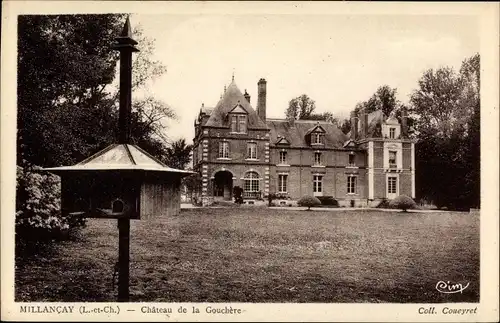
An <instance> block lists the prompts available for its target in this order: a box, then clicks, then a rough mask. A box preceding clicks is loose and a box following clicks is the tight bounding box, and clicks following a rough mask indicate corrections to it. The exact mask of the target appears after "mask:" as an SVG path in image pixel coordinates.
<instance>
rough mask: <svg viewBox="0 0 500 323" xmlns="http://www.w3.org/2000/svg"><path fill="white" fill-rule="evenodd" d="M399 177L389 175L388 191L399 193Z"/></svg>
mask: <svg viewBox="0 0 500 323" xmlns="http://www.w3.org/2000/svg"><path fill="white" fill-rule="evenodd" d="M397 185H398V178H397V177H395V176H390V177H387V193H389V194H396V193H397Z"/></svg>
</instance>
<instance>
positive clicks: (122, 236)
mask: <svg viewBox="0 0 500 323" xmlns="http://www.w3.org/2000/svg"><path fill="white" fill-rule="evenodd" d="M116 41H117V42H118V43H117V44H115V45H114V46H113V48H114V49H116V50H119V51H120V112H119V119H118V125H119V139H118V143H120V144H128V143H129V140H130V138H129V137H130V115H131V110H132V53H133V52H138V51H139V50H138V49H137V48H136V47H135V45H137V42H136V41H135V40H133V39H132V28H131V27H130V19H129V17H127V20H126V21H125V25H124V26H123V31H122V33H121V35H120V36H119V37H117V38H116ZM118 235H119V237H118V240H119V241H118V268H119V272H118V302H128V301H129V277H130V271H129V270H130V267H129V266H130V218H121V219H118Z"/></svg>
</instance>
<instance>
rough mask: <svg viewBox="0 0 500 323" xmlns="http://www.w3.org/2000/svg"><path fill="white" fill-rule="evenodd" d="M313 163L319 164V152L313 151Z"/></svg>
mask: <svg viewBox="0 0 500 323" xmlns="http://www.w3.org/2000/svg"><path fill="white" fill-rule="evenodd" d="M314 165H316V166H319V165H321V153H319V152H315V153H314Z"/></svg>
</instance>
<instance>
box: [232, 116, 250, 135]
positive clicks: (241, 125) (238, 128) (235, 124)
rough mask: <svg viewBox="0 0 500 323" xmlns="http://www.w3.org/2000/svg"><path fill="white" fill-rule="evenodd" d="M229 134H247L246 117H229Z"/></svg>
mask: <svg viewBox="0 0 500 323" xmlns="http://www.w3.org/2000/svg"><path fill="white" fill-rule="evenodd" d="M231 132H239V133H246V132H247V116H246V115H238V114H234V115H232V116H231Z"/></svg>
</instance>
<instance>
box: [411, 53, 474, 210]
mask: <svg viewBox="0 0 500 323" xmlns="http://www.w3.org/2000/svg"><path fill="white" fill-rule="evenodd" d="M479 80H480V68H479V55H474V56H473V57H471V58H468V59H466V60H464V61H463V63H462V67H461V69H460V72H459V73H456V72H455V71H453V69H451V68H448V67H444V68H440V69H438V70H435V71H434V70H428V71H426V72H425V73H424V75H423V76H422V78H421V79H420V81H419V88H418V89H416V90H415V91H414V92H413V94H412V96H411V99H410V103H411V109H412V112H413V113H414V114H415V115H416V119H415V128H416V130H417V131H416V135H417V137H418V140H419V141H418V143H417V145H416V168H417V173H416V184H417V196H419V197H420V198H426V199H429V200H432V201H434V203H435V204H436V205H437V206H446V207H448V208H458V209H464V208H468V207H471V206H478V205H479V196H480V193H479V182H480V171H479V169H480V122H479V121H480V97H479V88H480V86H479V85H480V84H479Z"/></svg>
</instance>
